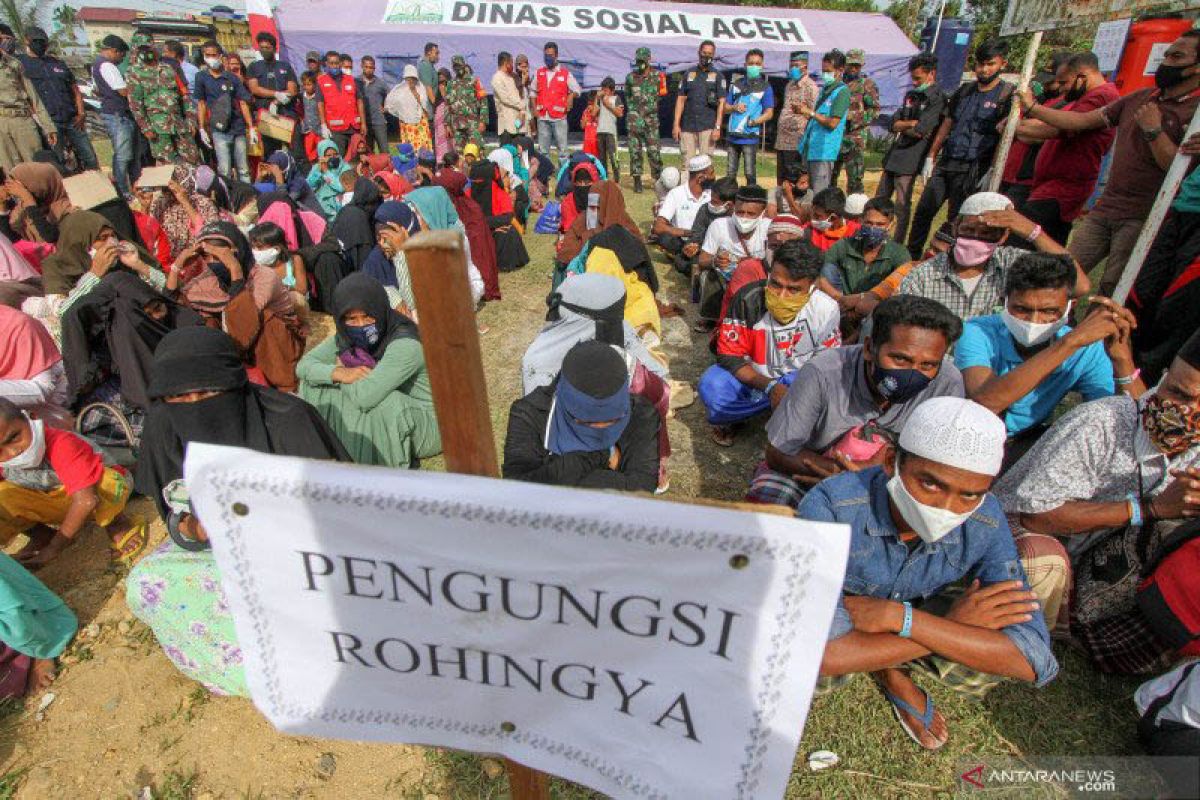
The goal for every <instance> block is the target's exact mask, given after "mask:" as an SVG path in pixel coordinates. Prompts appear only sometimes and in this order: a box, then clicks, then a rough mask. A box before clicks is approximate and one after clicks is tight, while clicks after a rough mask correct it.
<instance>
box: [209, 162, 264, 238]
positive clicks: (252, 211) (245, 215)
mask: <svg viewBox="0 0 1200 800" xmlns="http://www.w3.org/2000/svg"><path fill="white" fill-rule="evenodd" d="M196 191H197V192H198V193H199V194H202V195H204V196H205V197H207V198H208V199H209V200H211V201H212V202H213V205H215V206H216V207H217V210H218V211H220V212H222V213H224V214H229V215H230V216H231V217H232V218H233V222H234V223H236V224H237V225H238V226H239V227H243V228H245V227H248V226H250V225H253V224H254V223H255V222H257V221H258V192H257V191H256V190H255V188H254V187H253V186H252V185H251V184H249V183H245V182H243V181H239V180H238V179H237V178H232V177H230V178H222V177H221V176H220V175H218V174H217V173H216V172H215V171H213V168H212V167H210V166H207V165H202V166H199V167H197V168H196Z"/></svg>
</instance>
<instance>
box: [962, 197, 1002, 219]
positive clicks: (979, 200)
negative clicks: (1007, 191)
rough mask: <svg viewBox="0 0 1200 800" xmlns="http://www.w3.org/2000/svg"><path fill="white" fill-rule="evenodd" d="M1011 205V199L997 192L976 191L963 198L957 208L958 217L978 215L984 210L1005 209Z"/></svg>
mask: <svg viewBox="0 0 1200 800" xmlns="http://www.w3.org/2000/svg"><path fill="white" fill-rule="evenodd" d="M1012 207H1013V201H1012V200H1009V199H1008V198H1007V197H1005V196H1004V195H1002V194H1000V193H999V192H976V193H975V194H973V195H971V196H970V197H968V198H967V199H966V200H963V203H962V205H961V206H959V208H958V215H959V216H960V217H978V216H979V215H980V214H982V213H984V212H985V211H1006V210H1008V209H1010V208H1012Z"/></svg>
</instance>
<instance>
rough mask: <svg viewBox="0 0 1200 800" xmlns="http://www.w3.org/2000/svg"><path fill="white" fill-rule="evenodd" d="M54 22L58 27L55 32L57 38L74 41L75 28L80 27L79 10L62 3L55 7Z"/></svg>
mask: <svg viewBox="0 0 1200 800" xmlns="http://www.w3.org/2000/svg"><path fill="white" fill-rule="evenodd" d="M54 24H55V25H56V26H57V27H58V30H57V31H55V32H54V38H55V39H59V40H61V41H63V42H73V41H75V29H76V28H78V27H79V12H78V11H76V9H75V8H73V7H72V6H68V5H61V6H59V7H58V8H56V9H54Z"/></svg>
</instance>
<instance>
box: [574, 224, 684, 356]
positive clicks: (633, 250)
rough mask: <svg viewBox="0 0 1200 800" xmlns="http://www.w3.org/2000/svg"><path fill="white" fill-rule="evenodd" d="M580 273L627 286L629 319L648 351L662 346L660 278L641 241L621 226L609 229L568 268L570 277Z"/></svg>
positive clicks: (590, 242)
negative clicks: (658, 293)
mask: <svg viewBox="0 0 1200 800" xmlns="http://www.w3.org/2000/svg"><path fill="white" fill-rule="evenodd" d="M580 271H581V272H586V273H588V274H598V275H611V276H612V277H614V278H617V279H618V280H620V281H621V283H623V284H625V295H626V301H625V319H626V320H628V321H629V324H630V325H632V326H633V329H634V330H635V331H636V332H637V335H638V336H640V337H642V339H644V340H645V341H646V343H647V346H648V347H650V348H651V349H654V348H656V347H657V346H658V344H659V340H660V338H661V336H662V312H661V311H660V306H659V304H658V301H657V300H656V299H655V297H654V293H655V292H657V291H658V274H657V273H656V272H655V271H654V263H653V262H652V261H651V260H650V251H649V250H647V249H646V245H645V244H643V243H642V240H641V239H639V238H638V237H637V236H635V235H634V234H632V233H630V232H629V230H628V229H627V228H624V227H622V226H620V225H613V226H611V227H609V228H607V229H606V230H604V231H602V232H600V233H598V234H597V235H596V236H595V237H593V238H592V239H591V240H590V241H588V242H587V244H585V245H584V249H583V251H582V252H581V253H580V254H579V257H578V258H576V259H575V260H574V261H572V262H571V264H569V265H568V267H567V273H568V274H572V273H574V272H580ZM663 358H664V359H665V356H664V357H663Z"/></svg>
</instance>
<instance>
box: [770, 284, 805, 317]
mask: <svg viewBox="0 0 1200 800" xmlns="http://www.w3.org/2000/svg"><path fill="white" fill-rule="evenodd" d="M766 295H767V311H769V312H770V313H771V316H772V317H774V318H775V319H776V320H778V321H779V322H780V323H781V324H783V325H791V324H792V320H794V319H795V318H796V315H798V314H799V313H800V311H801V310H802V309H803V308H804V307H805V306H806V305H808V298H810V297H812V293H811V292H805V293H804V294H792V295H790V296H788V297H783V296H782V295H779V294H777V293H776V292H773V291H771V290H770V289H767V292H766Z"/></svg>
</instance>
